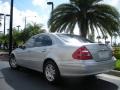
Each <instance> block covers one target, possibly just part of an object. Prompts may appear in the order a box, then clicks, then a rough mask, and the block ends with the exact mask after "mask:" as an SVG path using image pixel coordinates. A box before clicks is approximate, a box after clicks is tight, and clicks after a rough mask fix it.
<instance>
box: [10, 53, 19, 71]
mask: <svg viewBox="0 0 120 90" xmlns="http://www.w3.org/2000/svg"><path fill="white" fill-rule="evenodd" d="M9 65H10V67H11V69H14V70H15V69H18V65H17V63H16V58H15V56H14V55H11V56H10V58H9Z"/></svg>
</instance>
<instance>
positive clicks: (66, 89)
mask: <svg viewBox="0 0 120 90" xmlns="http://www.w3.org/2000/svg"><path fill="white" fill-rule="evenodd" d="M1 72H2V74H3V76H4V79H5V82H6V83H7V84H9V86H11V87H12V88H13V89H14V90H117V89H118V86H117V85H115V84H113V83H111V82H108V81H104V80H102V79H98V78H97V77H87V78H64V79H63V80H62V81H61V82H60V84H59V85H51V84H49V83H48V82H47V81H46V80H45V79H44V77H43V75H42V74H41V73H39V72H36V71H33V70H29V69H21V70H11V69H10V68H9V67H8V68H4V69H2V70H1Z"/></svg>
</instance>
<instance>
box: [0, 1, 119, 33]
mask: <svg viewBox="0 0 120 90" xmlns="http://www.w3.org/2000/svg"><path fill="white" fill-rule="evenodd" d="M10 1H11V0H0V13H4V14H10ZM48 1H51V2H53V3H54V8H55V7H56V6H58V5H59V4H62V3H69V0H14V9H13V10H14V12H13V27H16V26H18V25H20V26H21V27H20V29H23V28H24V27H25V17H26V21H27V23H38V24H43V25H44V26H43V28H44V29H46V30H48V27H47V22H48V19H49V16H50V12H51V5H47V2H48ZM103 3H106V4H110V5H112V6H114V7H115V8H116V9H117V10H118V11H119V12H120V0H104V1H103ZM0 22H1V23H2V26H1V27H0V31H3V28H4V27H3V25H4V24H3V22H4V21H3V17H1V21H0ZM8 28H9V16H7V17H6V32H7V29H8Z"/></svg>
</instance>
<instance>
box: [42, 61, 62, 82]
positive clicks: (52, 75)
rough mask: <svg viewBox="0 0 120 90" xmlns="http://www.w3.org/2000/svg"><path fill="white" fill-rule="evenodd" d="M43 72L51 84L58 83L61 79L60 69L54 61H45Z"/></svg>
mask: <svg viewBox="0 0 120 90" xmlns="http://www.w3.org/2000/svg"><path fill="white" fill-rule="evenodd" d="M43 73H44V76H45V78H46V80H47V81H48V82H49V83H51V84H55V83H58V82H59V81H60V79H61V77H60V72H59V69H58V67H57V65H56V64H55V63H54V62H53V61H47V62H46V63H45V65H44V69H43Z"/></svg>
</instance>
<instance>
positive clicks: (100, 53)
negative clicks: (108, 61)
mask: <svg viewBox="0 0 120 90" xmlns="http://www.w3.org/2000/svg"><path fill="white" fill-rule="evenodd" d="M99 57H100V58H108V57H109V53H108V51H100V52H99Z"/></svg>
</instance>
